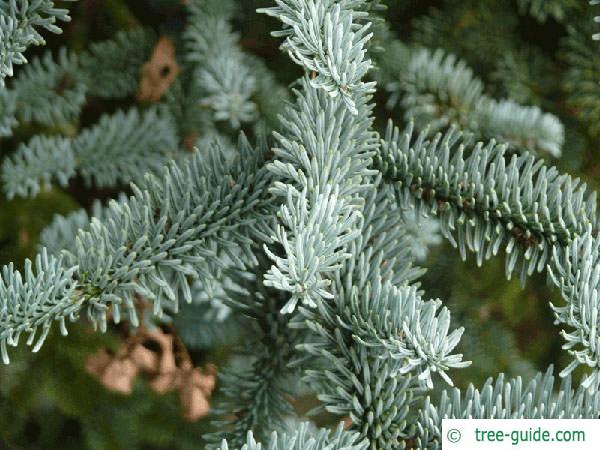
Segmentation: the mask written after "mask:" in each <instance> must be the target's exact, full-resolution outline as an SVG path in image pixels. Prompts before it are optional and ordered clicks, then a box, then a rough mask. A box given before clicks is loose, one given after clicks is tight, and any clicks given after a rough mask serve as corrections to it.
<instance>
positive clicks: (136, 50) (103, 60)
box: [80, 28, 156, 98]
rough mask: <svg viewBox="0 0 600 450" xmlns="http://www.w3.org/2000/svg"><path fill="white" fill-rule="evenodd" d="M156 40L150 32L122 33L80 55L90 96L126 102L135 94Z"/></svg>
mask: <svg viewBox="0 0 600 450" xmlns="http://www.w3.org/2000/svg"><path fill="white" fill-rule="evenodd" d="M155 40H156V36H155V35H154V33H153V32H152V31H150V30H146V29H143V28H134V29H132V30H121V31H118V32H117V33H116V34H115V37H114V38H113V39H110V40H106V41H101V42H94V43H92V44H91V45H90V48H89V50H87V51H86V52H84V53H83V54H82V55H81V63H80V67H81V71H82V72H83V73H84V76H85V79H86V84H87V86H88V95H92V96H96V97H100V98H123V97H127V96H128V95H132V94H135V93H136V91H137V90H138V87H139V81H140V71H141V68H142V66H143V65H144V63H145V62H146V61H147V60H148V58H149V57H150V54H151V52H152V47H153V44H154V41H155Z"/></svg>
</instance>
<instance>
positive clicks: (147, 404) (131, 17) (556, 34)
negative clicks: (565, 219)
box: [0, 0, 600, 450]
mask: <svg viewBox="0 0 600 450" xmlns="http://www.w3.org/2000/svg"><path fill="white" fill-rule="evenodd" d="M179 3H180V2H178V1H171V0H136V1H129V2H128V1H124V0H80V1H79V2H77V3H73V4H69V8H70V10H71V16H72V18H73V20H72V22H71V23H69V24H66V25H65V26H64V34H62V35H58V36H54V35H50V36H47V38H48V48H50V49H53V50H56V49H57V48H58V47H59V46H62V45H67V46H68V47H69V48H73V49H78V50H81V49H85V48H87V47H88V45H89V44H90V43H91V42H94V41H98V40H102V39H107V38H111V37H112V36H114V34H115V33H116V31H117V30H121V29H129V28H133V27H137V26H145V27H149V28H152V29H154V30H155V31H156V32H157V33H159V34H167V35H175V34H177V32H178V31H180V29H181V28H182V26H183V23H184V21H185V12H184V10H183V7H182V6H181V5H180V4H179ZM384 3H386V4H387V6H388V10H387V12H385V15H386V16H387V19H388V21H389V24H390V28H391V30H389V31H390V33H389V35H386V34H382V35H381V36H383V38H382V39H381V41H379V42H378V44H379V45H380V46H381V47H384V48H385V47H386V44H391V38H392V36H393V35H395V37H397V38H399V39H401V40H402V42H403V43H405V44H414V45H422V46H425V47H427V48H430V49H436V48H442V49H444V50H446V51H447V52H451V53H454V54H456V55H457V56H458V57H460V58H462V59H464V61H466V63H467V64H468V65H469V66H470V67H471V68H472V69H473V72H474V74H475V75H476V76H477V77H479V78H480V79H481V80H482V81H483V83H484V85H485V93H486V94H487V95H490V96H491V97H494V98H497V99H502V98H506V97H508V98H510V99H512V100H514V101H516V102H519V103H522V104H527V105H537V106H539V107H540V108H542V110H544V111H545V112H550V113H552V114H555V115H556V116H557V117H559V118H560V120H561V121H562V123H563V124H564V126H565V142H564V145H563V146H562V156H561V157H560V158H558V159H556V160H554V159H553V158H552V156H550V155H548V154H542V155H541V156H543V157H544V158H545V159H546V160H547V161H548V162H550V163H551V164H556V165H557V166H558V167H559V170H560V171H561V172H564V171H568V172H569V173H571V174H573V175H575V176H579V177H581V178H582V179H583V180H584V181H585V182H587V183H588V184H589V185H590V187H591V188H592V189H594V190H597V189H598V188H600V183H599V182H598V180H599V177H598V175H599V174H600V156H599V153H598V152H599V149H598V133H599V127H598V124H599V123H600V85H599V84H598V83H597V80H598V79H600V48H599V47H600V44H598V43H596V42H594V41H592V39H591V35H592V34H593V33H595V32H598V30H597V29H595V28H594V27H595V26H596V25H595V24H594V22H593V20H592V17H593V15H594V14H595V12H594V7H591V6H588V5H587V2H583V1H573V0H548V1H543V2H542V1H536V0H513V1H509V0H502V1H498V0H445V1H441V0H439V1H425V0H420V1H417V0H412V1H410V0H387V1H385V2H384ZM269 5H270V4H269V2H268V1H266V0H261V1H258V0H243V1H242V0H240V1H239V4H238V9H237V11H236V13H235V23H234V25H235V28H236V29H237V30H238V31H239V32H240V33H241V45H242V47H243V49H244V50H245V51H247V52H250V53H253V54H255V55H256V56H258V57H260V58H262V59H263V61H264V63H265V64H266V65H267V67H269V68H271V69H272V73H273V74H274V75H275V76H276V77H277V78H278V79H279V81H280V83H281V84H282V85H284V86H285V85H288V84H289V83H291V82H293V81H294V80H295V79H297V78H298V77H299V76H300V74H301V72H300V69H299V68H298V67H297V66H296V65H293V64H291V63H290V62H289V60H288V59H287V57H286V55H284V54H282V53H281V52H280V51H279V49H278V45H279V43H278V41H277V40H276V39H274V38H272V37H270V36H269V33H270V31H271V30H272V29H274V21H273V20H272V19H270V18H268V17H267V16H265V15H259V14H256V13H255V9H256V8H257V7H263V6H269ZM597 8H598V11H597V14H598V15H600V7H597ZM597 27H598V28H600V25H597ZM376 37H379V35H376ZM43 50H44V49H41V48H35V47H33V48H31V49H30V50H29V52H28V57H29V56H32V55H34V54H38V53H39V54H41V53H42V52H43ZM395 50H398V52H395ZM401 53H402V51H401V49H396V48H395V47H390V48H387V49H386V51H385V52H382V53H380V54H377V55H375V56H374V59H375V60H376V62H377V63H378V64H379V65H381V66H382V67H383V66H387V67H389V68H392V69H394V70H396V71H397V74H398V76H399V77H400V76H401V74H402V71H403V65H402V57H401ZM19 70H23V68H22V67H19V68H18V69H17V71H16V73H17V76H18V73H19ZM382 72H383V71H382ZM391 73H394V72H393V71H391ZM387 76H389V73H388V74H385V77H387ZM385 77H384V76H382V77H381V78H385ZM375 78H379V74H378V73H377V72H375ZM260 81H261V80H259V82H260ZM382 81H383V82H382V84H383V86H382V87H385V81H386V80H382ZM388 97H389V93H387V92H386V89H379V90H378V93H377V97H376V100H377V104H378V107H377V110H376V117H377V122H378V124H379V125H380V127H381V129H383V127H384V125H385V123H386V121H387V119H388V118H393V119H394V121H395V123H397V124H399V125H402V123H404V122H405V111H404V110H403V109H402V107H401V105H396V106H394V107H390V108H386V107H385V105H386V103H387V102H388ZM133 103H135V99H134V98H133V97H128V98H125V99H122V100H119V101H105V100H99V99H96V100H94V99H92V100H91V101H89V102H88V103H87V104H86V106H85V108H84V110H83V112H82V115H81V118H80V125H81V126H82V127H83V126H88V125H91V124H93V123H95V122H96V121H97V120H98V118H99V117H100V115H101V114H102V113H105V112H110V111H114V110H115V109H116V108H119V107H124V106H127V105H130V104H133ZM263 112H266V113H270V112H269V111H263ZM267 115H268V114H267ZM40 131H42V128H39V127H38V126H35V125H27V126H21V127H18V128H16V130H15V132H14V135H13V136H12V137H11V138H8V139H5V140H3V142H2V145H1V149H2V154H3V157H6V155H9V154H10V153H11V152H12V151H14V149H15V147H16V143H17V142H22V141H24V140H26V139H28V138H29V137H30V136H32V135H34V134H36V133H39V132H40ZM61 131H65V130H61ZM222 131H223V132H224V133H228V132H230V130H227V129H224V130H222ZM245 131H247V132H248V133H249V134H250V136H253V135H254V130H252V129H248V130H245ZM66 132H68V130H66ZM231 134H232V135H233V134H234V133H231ZM124 189H125V190H126V189H127V187H122V188H121V189H110V190H102V191H100V190H94V189H92V188H87V187H86V186H85V184H84V183H83V181H82V180H80V179H77V178H76V179H75V180H74V182H72V183H71V184H70V185H69V186H68V187H66V188H64V189H60V188H53V189H52V190H51V191H50V192H47V193H44V194H41V195H39V196H38V197H36V198H34V199H22V198H18V199H14V200H11V201H8V200H6V199H4V196H2V197H1V198H2V200H0V263H1V264H7V263H9V262H10V261H14V262H15V263H16V264H17V265H19V264H21V263H22V261H23V260H24V258H25V257H31V256H33V255H34V254H35V249H36V245H37V239H38V235H39V233H40V231H41V230H42V229H43V228H44V227H45V226H46V225H47V224H48V223H49V222H50V220H51V219H52V217H53V215H54V214H55V213H61V214H64V213H67V212H69V211H73V210H76V209H78V208H79V207H81V206H83V207H86V208H89V207H90V206H91V204H92V201H93V200H94V199H98V198H100V199H105V198H108V197H112V196H115V194H116V193H117V192H119V191H122V190H124ZM422 265H423V266H424V267H428V272H427V274H426V275H425V276H424V278H423V287H424V289H425V291H426V292H427V293H428V295H429V296H431V297H432V298H435V297H439V298H442V299H444V301H445V304H446V305H447V306H448V307H449V309H450V310H451V311H452V314H453V324H454V326H464V327H465V329H466V331H465V335H464V337H463V339H462V342H461V344H460V351H461V352H462V353H464V354H465V358H466V359H467V360H471V361H473V364H472V366H471V367H469V368H466V369H463V370H460V371H454V373H453V380H454V381H455V383H456V384H457V385H458V386H459V387H464V386H466V384H467V382H473V383H474V384H476V385H480V384H481V383H482V382H483V380H485V379H486V378H487V377H488V376H493V375H495V374H497V373H498V372H506V373H507V374H509V375H524V376H529V375H532V374H533V373H535V372H536V371H538V370H545V368H546V367H547V366H548V364H550V363H556V364H557V365H558V366H560V367H564V366H565V365H566V364H568V355H567V354H566V353H562V352H560V346H561V338H560V336H559V334H558V332H557V328H556V327H555V326H554V325H553V323H552V322H553V318H552V313H551V310H550V309H549V308H548V301H549V300H551V299H554V298H556V297H557V295H558V294H557V293H556V292H553V291H552V289H550V288H549V287H548V286H547V284H546V280H545V278H544V276H542V275H537V276H533V277H532V278H530V279H529V280H528V282H527V285H526V286H525V288H522V287H521V286H520V283H519V281H518V280H516V279H513V280H512V281H505V276H504V262H503V261H502V258H496V259H493V260H491V261H490V262H489V263H487V264H484V267H483V268H477V267H476V264H475V261H474V258H473V257H472V256H471V255H469V257H468V258H467V261H466V262H462V261H461V260H460V257H459V255H458V253H457V252H456V250H455V249H452V248H451V247H450V245H449V244H448V243H446V242H445V241H444V242H443V243H442V244H440V245H437V246H433V247H431V248H430V251H429V254H428V256H427V261H426V262H425V263H423V264H422ZM181 320H182V321H185V319H181ZM176 325H177V323H176ZM186 326H188V325H185V324H183V325H182V327H183V328H185V327H186ZM236 328H237V327H236V326H231V330H228V329H226V330H227V332H231V333H234V332H235V330H236ZM207 332H209V333H213V334H215V337H214V339H213V340H212V342H217V343H221V342H226V341H227V340H225V339H219V338H218V336H216V334H217V333H219V332H223V330H208V331H207ZM70 333H71V334H72V336H71V337H70V338H69V339H64V338H60V337H59V336H58V333H57V332H56V331H53V332H52V333H51V336H50V338H49V340H48V342H47V344H46V345H45V347H44V348H43V349H42V351H41V352H40V353H38V354H31V353H30V352H29V351H28V349H24V348H19V349H18V350H14V351H13V352H12V355H11V359H12V361H13V362H12V364H11V365H10V366H6V367H0V449H52V448H61V449H83V448H85V449H127V450H134V449H191V448H202V438H201V436H202V435H203V434H204V433H205V432H206V431H207V430H208V429H209V424H208V420H203V421H200V422H198V423H192V424H190V423H187V422H185V421H184V420H183V419H182V418H181V417H180V411H179V403H178V399H177V396H176V395H175V394H172V395H166V396H159V395H157V394H156V393H154V392H153V391H151V390H150V389H149V388H148V386H147V385H146V383H145V382H144V381H143V380H142V379H139V380H138V382H137V384H136V386H135V390H134V393H133V394H132V395H131V396H121V395H118V394H114V393H110V392H108V391H106V390H105V389H104V388H103V387H102V386H101V385H100V384H99V383H98V382H97V381H96V380H95V379H93V378H91V377H90V376H89V375H87V374H86V372H85V371H84V368H83V366H84V361H85V359H86V357H87V356H88V355H90V354H91V353H93V352H95V351H96V350H97V349H98V348H100V347H102V346H107V345H108V346H113V347H114V346H116V344H117V338H118V333H117V330H116V328H113V329H110V330H109V332H108V333H107V334H104V335H102V334H96V333H93V332H89V330H88V329H87V328H86V326H85V325H82V324H79V325H73V326H72V327H71V328H70ZM185 338H186V337H185V336H184V340H185ZM202 339H203V336H198V335H194V334H193V333H192V336H189V337H188V340H189V341H191V342H192V345H191V346H192V347H193V346H194V344H193V342H194V340H195V342H196V344H197V345H196V347H197V349H195V350H194V351H193V357H194V359H195V360H196V362H198V363H202V362H205V361H212V362H215V363H216V364H217V365H218V366H219V365H222V364H224V363H225V362H226V361H227V359H228V355H229V354H230V348H229V344H227V345H224V344H219V345H217V347H215V348H212V349H211V350H210V351H208V350H203V347H204V345H203V342H202ZM440 387H441V383H440ZM313 402H314V399H311V398H306V399H305V400H303V402H302V403H301V404H298V405H296V406H297V407H298V408H299V409H300V410H304V409H307V408H308V407H309V406H310V405H311V404H312V403H313ZM330 420H331V419H330V418H329V417H325V416H324V417H319V418H318V421H321V422H322V423H328V421H330Z"/></svg>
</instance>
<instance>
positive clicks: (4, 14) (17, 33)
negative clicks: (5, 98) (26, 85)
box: [0, 0, 74, 87]
mask: <svg viewBox="0 0 600 450" xmlns="http://www.w3.org/2000/svg"><path fill="white" fill-rule="evenodd" d="M67 1H74V0H67ZM57 20H61V21H63V22H68V21H70V20H71V18H70V17H69V11H68V10H66V9H62V8H56V7H55V6H54V1H51V0H27V1H18V0H2V1H0V87H3V86H4V78H5V77H6V76H9V77H10V76H12V75H13V70H14V65H16V64H24V63H26V62H27V59H26V58H25V55H24V54H23V53H24V52H25V50H27V47H29V46H31V45H43V44H45V43H46V42H45V40H44V38H43V37H42V35H41V34H40V33H39V31H38V29H40V28H43V29H45V30H47V31H50V32H51V33H61V29H60V28H59V27H58V25H56V22H57Z"/></svg>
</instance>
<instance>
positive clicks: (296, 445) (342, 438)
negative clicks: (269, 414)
mask: <svg viewBox="0 0 600 450" xmlns="http://www.w3.org/2000/svg"><path fill="white" fill-rule="evenodd" d="M266 442H267V444H266V445H262V444H261V443H260V442H257V441H256V440H255V438H254V435H253V434H252V433H251V432H249V433H248V435H247V436H246V437H245V439H244V441H243V444H241V445H236V444H230V443H228V442H227V441H226V440H224V441H223V442H222V443H221V446H220V447H219V448H218V450H366V449H367V443H366V442H365V441H364V440H360V437H359V435H358V433H354V432H350V431H346V430H344V427H343V424H340V425H339V426H338V427H337V429H336V430H335V431H333V432H331V431H329V430H325V429H314V426H313V425H311V424H310V423H308V422H303V423H301V424H300V426H299V427H298V429H297V430H296V431H294V432H289V433H279V434H278V433H273V434H272V435H271V437H270V439H269V440H268V441H266Z"/></svg>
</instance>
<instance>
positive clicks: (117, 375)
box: [100, 358, 138, 394]
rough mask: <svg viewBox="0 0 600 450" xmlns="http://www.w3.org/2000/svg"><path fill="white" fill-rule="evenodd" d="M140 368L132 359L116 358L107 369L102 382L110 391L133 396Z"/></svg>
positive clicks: (101, 379)
mask: <svg viewBox="0 0 600 450" xmlns="http://www.w3.org/2000/svg"><path fill="white" fill-rule="evenodd" d="M137 373H138V368H137V366H136V365H135V364H134V363H133V361H132V360H131V359H128V358H124V359H119V358H114V359H113V360H112V361H111V362H109V363H108V365H107V366H106V367H105V369H104V371H103V373H102V375H101V376H100V382H101V383H102V384H103V385H104V386H105V387H106V388H107V389H109V390H111V391H115V392H121V393H123V394H131V391H132V390H133V381H134V380H135V377H136V376H137Z"/></svg>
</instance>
